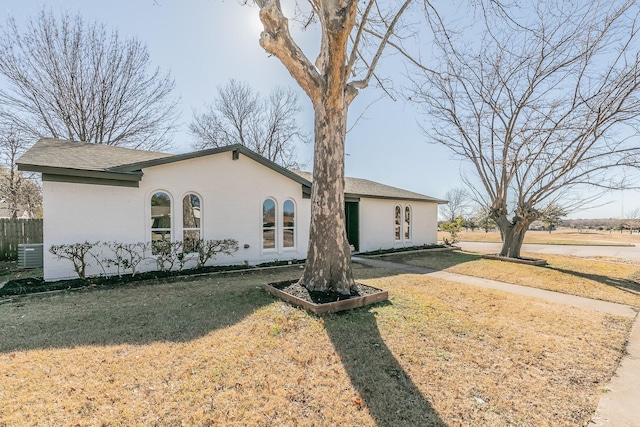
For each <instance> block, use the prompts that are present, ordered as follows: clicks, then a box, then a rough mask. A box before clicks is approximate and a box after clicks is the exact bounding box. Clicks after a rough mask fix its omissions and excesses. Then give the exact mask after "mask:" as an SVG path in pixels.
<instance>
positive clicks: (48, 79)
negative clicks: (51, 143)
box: [0, 9, 177, 149]
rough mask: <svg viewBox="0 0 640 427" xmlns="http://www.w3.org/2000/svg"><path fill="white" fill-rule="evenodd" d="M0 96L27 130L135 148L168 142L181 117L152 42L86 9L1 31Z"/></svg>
mask: <svg viewBox="0 0 640 427" xmlns="http://www.w3.org/2000/svg"><path fill="white" fill-rule="evenodd" d="M0 76H1V77H3V78H4V79H5V80H6V82H7V83H8V89H6V90H0V103H1V104H5V109H6V110H7V111H10V112H11V113H12V115H13V120H14V122H15V123H16V124H17V125H18V126H19V127H20V128H21V130H22V131H24V132H26V133H28V134H30V135H32V136H48V137H51V136H53V137H56V138H65V139H69V140H72V141H85V142H93V143H99V144H110V145H119V146H127V147H131V148H143V149H162V148H166V147H167V146H168V145H169V137H170V134H171V131H172V129H173V127H174V126H175V124H176V118H177V115H176V103H177V100H176V98H174V97H173V95H172V92H173V89H174V85H175V84H174V80H173V79H172V78H171V76H170V75H169V74H168V73H166V74H164V73H162V72H160V70H159V69H157V68H156V69H155V70H154V69H151V67H150V63H149V54H148V52H147V49H146V47H145V46H144V45H143V44H142V43H141V42H140V41H138V40H135V39H127V40H123V39H120V37H119V36H118V32H117V31H111V32H108V31H107V29H106V27H105V26H104V25H100V24H97V23H89V24H87V23H85V22H84V21H83V20H82V18H81V16H80V15H75V16H71V15H70V14H69V13H65V14H62V15H61V16H60V18H57V17H56V16H54V14H53V12H51V11H46V10H44V9H43V10H42V11H40V13H39V14H38V16H37V17H36V18H35V19H32V20H30V21H29V22H28V23H27V24H26V27H25V29H24V31H23V30H22V29H21V28H20V27H19V26H18V24H17V23H16V21H15V20H14V18H13V17H9V18H8V19H7V21H6V24H5V26H4V28H3V29H2V33H1V34H0Z"/></svg>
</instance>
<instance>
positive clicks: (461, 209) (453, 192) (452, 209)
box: [440, 188, 471, 222]
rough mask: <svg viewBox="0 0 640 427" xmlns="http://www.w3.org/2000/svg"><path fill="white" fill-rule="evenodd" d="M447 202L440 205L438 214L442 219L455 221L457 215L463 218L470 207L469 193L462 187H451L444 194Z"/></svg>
mask: <svg viewBox="0 0 640 427" xmlns="http://www.w3.org/2000/svg"><path fill="white" fill-rule="evenodd" d="M444 199H445V200H447V201H448V202H449V203H447V204H446V205H440V215H441V217H442V218H443V220H444V221H449V222H455V220H456V219H457V218H458V217H462V218H465V217H466V216H467V214H469V209H470V208H471V200H470V199H469V195H468V194H467V193H466V191H465V190H464V189H463V188H452V189H450V190H448V191H447V193H446V194H445V195H444Z"/></svg>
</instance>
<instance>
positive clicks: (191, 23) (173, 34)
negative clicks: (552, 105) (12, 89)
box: [0, 0, 640, 218]
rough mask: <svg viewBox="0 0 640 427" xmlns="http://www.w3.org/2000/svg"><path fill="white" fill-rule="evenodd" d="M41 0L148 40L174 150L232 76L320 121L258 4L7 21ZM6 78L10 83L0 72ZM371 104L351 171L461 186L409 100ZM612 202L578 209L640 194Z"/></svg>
mask: <svg viewBox="0 0 640 427" xmlns="http://www.w3.org/2000/svg"><path fill="white" fill-rule="evenodd" d="M42 5H46V6H47V7H51V8H52V9H53V10H54V11H55V12H58V11H60V10H69V11H71V12H72V13H75V12H76V11H80V12H81V14H82V15H83V17H84V18H85V19H86V20H97V21H99V22H103V23H105V24H107V25H108V26H109V27H110V28H114V29H117V30H118V32H119V33H120V35H121V36H127V37H128V36H131V37H137V38H138V39H140V40H141V41H142V42H144V43H145V44H146V45H147V48H148V50H149V53H150V56H151V62H152V64H153V65H157V66H159V67H161V68H162V69H163V70H170V71H171V73H172V75H173V77H174V78H175V80H176V88H177V95H179V96H180V97H181V101H180V105H179V108H180V110H181V113H182V115H181V123H182V124H181V128H180V130H179V131H178V132H177V133H176V136H175V143H174V145H175V147H176V149H175V151H176V152H185V151H190V150H191V147H190V144H191V140H190V136H189V134H188V132H187V124H188V123H189V122H190V121H191V118H192V110H193V109H194V108H195V109H198V108H201V107H202V106H203V105H204V104H205V103H206V102H210V101H211V100H212V99H213V98H214V97H215V94H216V88H217V87H218V86H220V85H224V84H225V83H226V82H227V81H228V80H229V79H231V78H234V79H237V80H240V81H246V82H248V83H249V84H250V85H251V86H252V87H254V88H255V89H257V90H259V91H260V92H262V93H265V94H266V93H268V92H269V91H270V90H271V88H273V87H274V86H276V85H280V86H288V87H292V88H294V89H295V90H296V91H298V92H299V94H300V99H301V101H302V105H303V112H302V113H301V114H300V121H301V122H302V123H303V124H304V125H305V126H306V128H307V130H309V131H312V130H313V111H312V109H311V105H310V103H309V101H308V100H307V98H306V95H305V94H304V93H303V92H302V91H300V90H299V88H298V87H297V85H296V84H295V82H294V81H293V79H292V78H291V77H290V76H289V74H288V73H287V71H286V70H285V69H284V67H283V66H282V65H281V64H280V62H279V61H278V60H277V59H276V58H273V57H269V56H268V55H267V54H266V53H265V52H264V51H263V50H262V48H260V46H259V44H258V38H259V34H260V29H261V26H260V22H259V19H258V10H257V8H256V7H250V6H241V5H240V4H239V3H238V1H237V0H155V1H154V0H111V1H100V2H97V1H89V0H87V1H78V0H75V1H74V0H55V1H37V0H33V1H32V0H0V25H3V24H4V22H5V21H6V16H7V14H9V13H11V14H13V15H14V16H15V18H16V20H17V21H18V23H21V22H23V21H24V20H25V19H26V18H27V17H29V16H33V15H35V14H36V13H37V12H38V10H39V9H40V8H41V7H42ZM295 34H296V37H297V40H298V43H299V44H301V45H302V46H304V47H307V48H308V47H311V48H313V46H315V45H316V41H315V39H314V34H313V32H305V33H301V32H296V33H295ZM310 56H311V55H310ZM385 61H386V62H384V63H383V66H382V67H381V68H380V72H381V73H382V74H383V75H385V76H386V77H389V78H391V79H393V80H394V82H395V85H396V86H398V87H399V86H402V84H403V81H404V76H403V75H404V74H405V68H404V66H403V65H402V63H401V61H400V60H399V58H397V57H390V58H385ZM1 85H4V82H2V81H0V86H1ZM376 100H377V101H376ZM374 101H375V102H374ZM372 103H373V104H372ZM367 107H368V108H367ZM365 109H366V111H365V113H364V116H363V118H362V119H361V120H359V121H358V123H357V124H356V126H355V127H354V128H353V129H352V130H351V131H350V132H349V134H348V135H347V150H346V151H347V154H348V155H347V157H346V173H347V175H348V176H353V177H359V178H366V179H371V180H374V181H379V182H382V183H385V184H388V185H393V186H397V187H401V188H405V189H408V190H412V191H416V192H419V193H423V194H427V195H430V196H434V197H439V198H442V197H444V195H445V193H446V191H447V190H448V189H449V188H451V187H458V186H462V181H461V179H460V169H461V168H462V167H464V166H463V164H462V163H461V162H460V161H459V160H453V159H451V156H450V153H449V151H447V150H446V149H445V148H443V147H440V146H436V145H432V144H428V143H427V142H426V141H425V139H424V137H423V135H422V134H421V133H420V131H419V128H418V125H417V121H418V120H420V116H418V115H417V114H416V112H415V111H414V110H413V108H412V106H411V105H409V104H407V103H405V102H404V101H403V100H398V101H392V100H390V99H389V98H388V97H385V96H384V94H383V92H382V91H380V90H379V89H377V88H374V87H371V88H368V89H365V90H364V91H362V92H361V93H360V95H359V96H358V98H357V99H356V101H354V103H353V104H352V106H351V109H350V112H349V117H350V118H351V122H353V121H354V120H355V119H356V117H358V116H360V115H361V113H362V112H363V111H364V110H365ZM299 153H300V160H301V161H304V162H306V163H307V164H308V165H311V164H312V162H311V157H312V147H311V145H308V146H303V147H300V148H299ZM604 201H605V200H603V202H604ZM606 201H610V203H609V204H608V205H606V206H604V207H600V208H597V209H592V210H590V211H583V212H578V213H576V214H573V215H572V217H576V218H577V217H582V218H592V217H620V216H621V215H622V213H623V212H629V211H631V210H632V209H634V208H636V207H640V193H639V192H637V191H627V192H624V194H623V193H621V192H613V193H612V194H611V196H610V197H609V200H606Z"/></svg>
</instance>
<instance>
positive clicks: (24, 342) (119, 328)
mask: <svg viewBox="0 0 640 427" xmlns="http://www.w3.org/2000/svg"><path fill="white" fill-rule="evenodd" d="M354 268H355V271H356V275H357V276H359V277H361V278H363V280H362V281H364V282H365V283H367V284H370V285H373V286H378V287H382V288H385V289H388V290H389V292H390V294H391V300H390V302H388V303H384V304H378V305H374V306H371V307H369V308H365V309H358V310H354V311H351V312H348V313H344V314H334V315H326V316H323V317H317V316H314V315H310V314H308V313H307V312H305V311H303V310H300V309H297V308H293V307H291V306H289V305H287V304H285V303H282V302H280V301H277V300H275V299H273V298H272V297H271V296H270V295H268V294H266V293H265V292H264V291H263V290H262V289H260V287H259V285H260V284H261V283H263V282H270V281H276V280H284V279H287V278H293V277H296V276H297V275H298V274H299V270H297V269H281V270H277V271H271V272H263V273H252V274H243V275H240V274H233V275H223V276H209V277H204V278H198V279H192V280H189V279H182V280H180V281H173V282H172V281H167V282H165V283H157V284H149V285H136V286H123V287H122V288H117V289H93V290H85V291H74V292H60V293H54V294H49V295H41V296H27V297H19V298H15V299H13V300H11V301H5V302H3V303H2V304H0V336H1V337H2V340H0V366H1V367H2V375H1V376H0V400H1V401H2V402H3V404H2V405H1V406H0V425H8V426H13V425H34V426H35V425H38V426H41V425H52V426H54V425H55V426H59V425H60V426H66V425H74V426H75V425H81V426H98V425H109V426H133V425H145V426H147V425H162V426H164V425H198V426H200V425H221V426H228V425H252V426H253V425H255V426H312V425H316V426H325V425H357V426H404V425H406V426H415V425H420V426H429V425H450V426H456V425H483V426H485V425H486V426H507V425H509V426H545V425H553V426H558V425H571V426H576V425H586V424H587V423H588V421H589V419H590V417H591V416H592V415H593V413H594V411H595V408H596V406H597V403H598V400H599V398H600V396H601V394H602V393H603V389H604V387H605V386H606V384H607V383H608V381H609V380H610V378H611V376H612V374H613V372H614V370H615V368H616V366H617V363H618V360H619V359H620V357H621V355H622V352H623V348H624V344H625V339H626V337H627V335H628V331H629V328H630V321H629V320H626V319H623V318H619V317H615V316H610V315H605V314H601V313H596V312H591V311H588V310H584V309H577V308H570V307H565V306H560V305H555V304H551V303H546V302H543V301H539V300H533V299H527V298H523V297H519V296H515V295H511V294H506V293H502V292H498V291H491V290H484V289H478V288H474V287H469V286H465V285H461V284H454V283H450V282H445V281H441V280H434V279H429V278H427V277H425V276H417V275H402V276H391V275H390V273H389V272H387V271H383V270H376V269H373V268H367V267H362V266H357V265H356V266H354ZM365 278H367V279H366V280H364V279H365Z"/></svg>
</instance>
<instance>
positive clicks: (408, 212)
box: [404, 206, 411, 240]
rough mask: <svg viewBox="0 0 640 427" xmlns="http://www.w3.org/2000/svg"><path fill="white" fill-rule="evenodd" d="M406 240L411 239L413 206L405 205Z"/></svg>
mask: <svg viewBox="0 0 640 427" xmlns="http://www.w3.org/2000/svg"><path fill="white" fill-rule="evenodd" d="M404 240H411V208H410V207H409V206H405V207H404Z"/></svg>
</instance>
